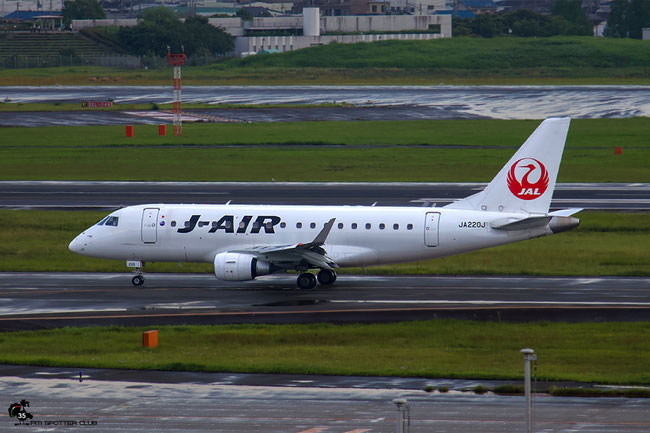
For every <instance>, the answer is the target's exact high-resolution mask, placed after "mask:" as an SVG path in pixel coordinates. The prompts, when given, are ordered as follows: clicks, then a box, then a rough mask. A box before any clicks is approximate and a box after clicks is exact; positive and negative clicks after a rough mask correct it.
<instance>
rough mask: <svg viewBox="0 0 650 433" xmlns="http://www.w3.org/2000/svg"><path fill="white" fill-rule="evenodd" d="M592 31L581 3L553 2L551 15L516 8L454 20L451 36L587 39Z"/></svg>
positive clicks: (571, 1)
mask: <svg viewBox="0 0 650 433" xmlns="http://www.w3.org/2000/svg"><path fill="white" fill-rule="evenodd" d="M592 32H593V26H592V25H591V22H590V21H589V19H588V18H587V15H586V14H585V11H584V10H583V9H582V1H581V0H556V1H555V2H554V3H553V8H552V10H551V14H550V15H543V14H538V13H536V12H534V11H532V10H530V9H518V10H515V11H512V12H506V13H504V14H481V15H477V16H476V17H475V18H465V19H458V18H456V19H454V36H480V37H484V38H491V37H495V36H504V35H513V36H522V37H533V36H541V37H544V36H559V35H584V36H587V35H591V34H592Z"/></svg>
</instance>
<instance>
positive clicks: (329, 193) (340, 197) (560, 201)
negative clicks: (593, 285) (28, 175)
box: [0, 181, 650, 211]
mask: <svg viewBox="0 0 650 433" xmlns="http://www.w3.org/2000/svg"><path fill="white" fill-rule="evenodd" d="M485 185H486V184H485V183H480V182H477V183H421V182H413V183H409V182H403V183H399V182H383V183H382V182H379V183H378V182H368V183H364V182H355V183H345V182H110V181H109V182H92V181H88V182H81V181H79V182H78V181H0V208H10V209H56V210H104V211H111V210H114V209H118V208H120V207H123V206H128V205H134V204H143V203H210V204H223V203H226V202H228V201H230V202H231V203H233V204H296V205H301V204H310V205H367V206H369V205H373V204H375V205H377V206H422V205H428V206H431V205H432V204H436V205H438V206H443V205H445V204H448V203H451V202H452V201H454V200H456V199H459V198H463V197H467V196H469V195H471V194H474V193H476V192H478V191H481V190H482V189H483V188H484V187H485ZM551 206H552V207H553V208H569V207H577V208H584V209H598V210H630V211H632V210H643V211H647V210H650V184H647V183H634V184H621V183H560V184H557V185H556V189H555V192H554V195H553V201H552V203H551Z"/></svg>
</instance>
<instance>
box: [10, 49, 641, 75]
mask: <svg viewBox="0 0 650 433" xmlns="http://www.w3.org/2000/svg"><path fill="white" fill-rule="evenodd" d="M2 75H3V84H4V85H52V84H61V85H71V84H85V85H106V84H109V85H110V84H118V85H136V84H137V85H166V84H169V83H170V82H171V69H170V68H160V69H156V70H150V71H131V70H126V69H111V68H98V67H86V66H84V67H61V68H48V69H28V70H24V69H21V70H2ZM91 77H100V78H102V77H107V78H109V81H107V82H102V81H91V80H90V78H91ZM116 78H119V80H118V81H115V79H116ZM183 82H184V83H185V84H186V85H201V84H203V85H242V84H244V85H245V84H268V85H280V84H284V85H286V84H295V85H299V84H322V85H332V84H335V85H338V84H350V85H356V84H375V85H376V84H383V85H387V84H428V85H430V84H434V85H435V84H440V83H445V84H473V85H476V84H479V85H480V84H648V83H649V82H650V54H648V50H647V47H646V45H645V44H644V41H639V40H633V39H612V38H592V37H553V38H517V37H501V38H489V39H481V38H467V37H460V38H450V39H437V40H431V41H382V42H373V43H359V44H329V45H326V46H319V47H312V48H308V49H304V50H298V51H294V52H288V53H281V54H268V55H261V56H251V57H248V58H246V59H232V60H228V61H225V62H222V63H218V64H215V65H209V66H195V67H184V68H183Z"/></svg>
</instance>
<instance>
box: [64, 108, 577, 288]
mask: <svg viewBox="0 0 650 433" xmlns="http://www.w3.org/2000/svg"><path fill="white" fill-rule="evenodd" d="M569 124H570V119H569V118H550V119H546V120H544V121H543V122H542V123H541V124H540V125H539V126H538V127H537V129H536V130H535V131H534V132H533V133H532V134H531V135H530V137H529V138H528V139H527V140H526V142H525V143H524V144H523V145H522V146H521V147H520V148H519V150H518V151H517V152H516V153H515V154H514V156H512V158H510V160H509V161H508V162H507V164H506V165H505V166H503V168H502V169H501V171H499V173H498V174H497V175H496V176H495V177H494V179H492V181H491V182H490V183H489V184H488V185H487V186H486V188H485V189H484V190H482V191H481V192H478V193H476V194H473V195H471V196H469V197H466V198H464V199H460V200H458V201H455V202H453V203H450V204H448V205H446V206H443V207H430V206H429V207H407V206H404V207H383V206H275V205H231V204H223V205H198V204H163V203H160V204H144V205H138V206H128V207H125V208H122V209H119V210H117V211H115V212H113V213H111V214H110V215H108V216H106V217H105V218H103V219H102V220H101V221H99V222H98V223H97V224H95V225H94V226H92V227H90V228H88V229H87V230H85V231H84V232H82V233H81V234H79V235H78V236H77V237H76V238H75V239H74V240H73V241H72V242H70V245H69V249H70V250H71V251H73V252H75V253H78V254H81V255H84V256H89V257H96V258H104V259H118V260H126V261H127V266H129V267H132V268H134V272H135V276H134V277H133V279H132V283H133V285H135V286H140V285H142V284H143V283H144V271H143V267H144V264H145V263H146V262H207V263H212V264H214V274H215V276H216V277H217V278H218V279H221V280H228V281H246V280H253V279H255V278H256V277H258V276H263V275H269V274H273V273H276V272H286V271H297V272H298V274H299V275H298V278H297V285H298V287H299V288H300V289H312V288H314V287H315V286H316V284H317V282H318V283H320V284H321V285H323V286H328V285H331V284H333V283H334V282H335V281H336V277H337V274H336V269H338V268H344V267H366V266H372V265H385V264H393V263H399V262H409V261H418V260H427V259H433V258H437V257H445V256H449V255H454V254H460V253H465V252H468V251H474V250H478V249H483V248H487V247H493V246H497V245H503V244H509V243H513V242H518V241H523V240H526V239H532V238H537V237H541V236H546V235H551V234H554V233H559V232H563V231H566V230H570V229H572V228H575V227H577V226H578V225H579V223H580V220H579V219H578V218H575V217H572V216H571V215H573V214H575V213H577V212H579V211H581V210H582V209H563V210H557V211H553V212H549V209H550V204H551V198H552V196H553V190H554V188H555V181H556V178H557V174H558V170H559V166H560V160H561V158H562V152H563V150H564V144H565V141H566V136H567V133H568V130H569ZM311 270H314V271H317V273H316V275H314V273H312V272H310V271H311Z"/></svg>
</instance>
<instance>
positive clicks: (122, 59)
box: [0, 55, 225, 69]
mask: <svg viewBox="0 0 650 433" xmlns="http://www.w3.org/2000/svg"><path fill="white" fill-rule="evenodd" d="M224 58H225V56H213V55H205V56H191V57H188V58H187V61H186V62H185V64H186V65H190V66H199V65H210V64H213V63H217V62H219V61H222V60H223V59H224ZM57 66H103V67H115V68H127V69H157V68H161V67H167V58H165V57H156V56H116V55H71V56H66V55H50V56H1V57H0V68H1V69H27V68H51V67H57Z"/></svg>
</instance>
